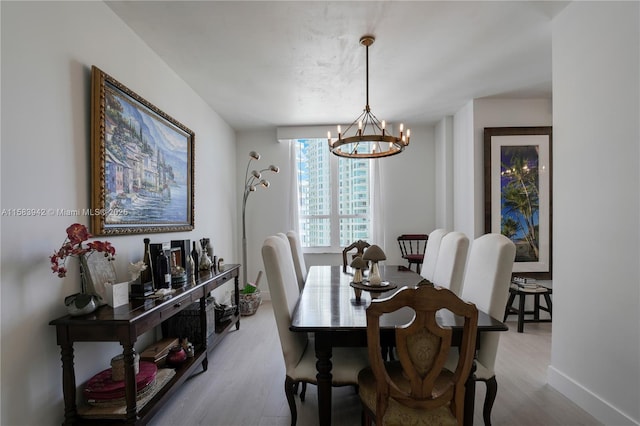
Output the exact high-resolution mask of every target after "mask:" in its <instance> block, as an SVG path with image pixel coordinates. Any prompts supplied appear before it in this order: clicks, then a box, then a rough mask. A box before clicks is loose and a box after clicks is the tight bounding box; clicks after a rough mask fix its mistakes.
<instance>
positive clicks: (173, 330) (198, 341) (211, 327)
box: [163, 297, 216, 346]
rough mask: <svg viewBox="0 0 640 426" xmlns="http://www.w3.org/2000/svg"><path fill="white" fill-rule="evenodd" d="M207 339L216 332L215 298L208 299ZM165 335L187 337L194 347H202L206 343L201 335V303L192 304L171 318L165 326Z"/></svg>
mask: <svg viewBox="0 0 640 426" xmlns="http://www.w3.org/2000/svg"><path fill="white" fill-rule="evenodd" d="M206 313H207V338H208V337H209V336H211V334H212V333H214V332H215V329H216V323H215V309H214V304H213V298H212V297H208V298H207V305H206ZM163 326H164V327H165V328H164V329H163V334H164V336H165V337H180V338H182V337H186V338H187V339H188V340H189V342H191V343H193V345H194V346H199V345H202V344H203V343H204V342H203V341H202V338H201V333H200V302H195V303H192V304H191V306H189V307H187V308H185V309H184V310H183V311H181V312H179V313H178V314H176V315H174V316H173V317H171V318H169V319H168V320H167V321H165V324H163Z"/></svg>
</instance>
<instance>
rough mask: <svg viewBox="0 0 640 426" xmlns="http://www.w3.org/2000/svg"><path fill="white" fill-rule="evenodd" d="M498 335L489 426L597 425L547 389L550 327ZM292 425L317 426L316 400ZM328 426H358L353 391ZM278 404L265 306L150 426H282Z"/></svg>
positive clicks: (274, 345) (273, 342) (276, 360)
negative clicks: (495, 390) (495, 384)
mask: <svg viewBox="0 0 640 426" xmlns="http://www.w3.org/2000/svg"><path fill="white" fill-rule="evenodd" d="M509 326H510V330H509V331H508V332H506V333H503V334H502V336H501V340H500V347H499V351H498V360H497V363H496V364H497V366H496V370H497V378H498V397H497V399H496V403H495V405H494V408H493V415H492V421H493V425H495V426H501V425H508V426H516V425H518V426H520V425H521V426H542V425H544V426H548V425H562V426H569V425H571V426H573V425H600V423H598V422H597V421H596V420H595V419H594V418H593V417H592V416H590V415H589V414H587V413H586V412H585V411H583V410H581V409H580V408H578V407H577V406H576V405H575V404H574V403H572V402H571V401H569V400H568V399H567V398H566V397H564V396H563V395H562V394H560V393H559V392H558V391H556V390H555V389H553V388H551V387H550V386H548V385H547V384H546V375H547V366H548V364H549V357H550V348H551V324H549V323H545V324H526V325H525V332H524V333H522V334H519V333H517V332H516V331H515V330H516V324H515V322H510V323H509ZM484 393H485V389H484V384H483V383H481V382H480V383H478V385H477V390H476V410H475V421H474V424H476V425H482V424H483V422H482V413H481V411H482V402H483V400H484ZM296 401H297V406H298V425H300V426H307V425H316V424H317V423H318V421H317V410H318V407H317V394H316V388H315V386H313V385H310V386H308V388H307V398H306V400H305V402H302V403H301V402H300V400H299V398H296ZM332 404H333V423H332V424H333V425H337V426H341V425H349V426H355V425H359V424H360V402H359V399H358V396H357V395H356V394H355V393H354V391H353V388H351V387H345V388H334V389H333V400H332ZM290 422H291V419H290V415H289V407H288V405H287V402H286V399H285V396H284V363H283V360H282V351H281V349H280V341H279V340H278V334H277V329H276V325H275V320H274V317H273V313H272V310H271V304H270V303H269V302H264V303H263V305H262V306H261V307H260V308H259V309H258V312H257V313H256V314H255V315H253V316H251V317H243V318H242V320H241V326H240V330H239V331H233V332H232V333H230V334H229V335H228V336H227V337H226V338H225V339H224V341H223V342H222V343H221V344H220V345H219V346H218V347H216V348H215V349H214V350H213V351H212V352H211V353H210V355H209V369H208V371H207V372H204V373H201V374H196V375H194V376H193V377H192V378H191V379H189V380H187V382H186V383H185V384H184V385H183V386H182V387H181V388H180V390H179V391H178V392H177V393H176V394H175V396H174V397H173V399H172V400H171V401H170V402H169V403H168V404H167V405H166V406H165V407H163V409H162V411H160V412H159V413H158V414H157V415H156V416H155V417H154V419H153V420H152V421H151V423H150V424H151V425H153V426H160V425H167V426H176V425H181V426H188V425H207V426H214V425H215V426H267V425H269V426H272V425H282V426H285V425H289V424H290Z"/></svg>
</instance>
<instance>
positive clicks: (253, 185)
mask: <svg viewBox="0 0 640 426" xmlns="http://www.w3.org/2000/svg"><path fill="white" fill-rule="evenodd" d="M259 159H260V154H258V153H257V152H255V151H251V152H250V153H249V162H248V163H247V170H246V171H245V173H244V196H243V197H242V274H243V276H242V279H243V280H244V285H246V283H248V282H249V280H248V279H247V230H246V227H245V224H246V222H245V212H246V208H247V200H248V199H249V194H251V193H252V192H254V191H256V190H257V189H258V188H260V187H262V188H268V187H269V185H270V183H269V181H268V180H265V179H263V178H262V172H274V173H279V172H280V169H279V168H278V167H276V166H274V165H270V166H269V167H267V168H266V169H262V170H260V171H257V170H252V171H251V173H249V166H250V165H251V162H252V161H253V160H256V161H257V160H259ZM244 285H243V287H244Z"/></svg>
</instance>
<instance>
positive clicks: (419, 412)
mask: <svg viewBox="0 0 640 426" xmlns="http://www.w3.org/2000/svg"><path fill="white" fill-rule="evenodd" d="M406 307H409V308H411V309H412V310H413V311H414V312H415V314H414V318H413V319H412V320H411V322H410V323H409V324H405V325H402V326H396V328H395V340H396V349H397V354H398V358H399V361H393V362H384V360H383V358H382V355H381V352H380V340H381V339H380V317H381V316H382V315H383V314H387V313H391V312H395V311H397V310H399V309H403V308H406ZM440 309H448V310H450V311H451V312H453V313H454V314H456V315H459V316H460V317H461V318H464V329H463V333H462V337H461V339H462V340H461V346H460V357H459V359H458V363H457V365H456V366H455V368H454V369H453V370H448V369H446V368H445V362H446V361H447V356H448V354H449V349H450V348H451V339H452V330H451V329H450V328H443V327H441V326H440V325H439V324H438V322H437V320H436V315H437V312H438V311H439V310H440ZM477 327H478V310H477V309H476V307H475V306H474V305H473V304H472V303H467V302H464V301H462V300H461V299H460V298H459V297H458V296H456V295H455V294H454V293H453V292H452V291H451V290H449V289H446V288H440V287H433V286H430V285H425V286H419V287H416V288H408V287H404V288H402V289H401V290H399V291H398V292H397V293H396V294H394V295H393V296H391V297H388V298H386V299H377V300H373V301H372V302H371V305H370V306H369V307H368V308H367V345H368V350H369V361H370V363H371V366H370V367H368V368H365V369H364V370H362V371H361V372H360V374H359V375H358V385H359V393H360V400H361V402H362V406H363V420H364V421H363V423H364V424H366V425H370V424H371V420H372V419H375V424H376V425H378V426H382V425H409V424H410V425H436V424H437V425H461V424H462V422H463V417H464V394H465V382H466V381H467V378H468V377H469V374H470V372H471V366H472V364H473V356H474V350H475V341H476V334H477Z"/></svg>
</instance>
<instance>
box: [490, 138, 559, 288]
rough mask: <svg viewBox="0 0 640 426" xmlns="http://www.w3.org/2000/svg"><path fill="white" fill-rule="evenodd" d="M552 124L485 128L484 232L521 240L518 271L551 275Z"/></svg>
mask: <svg viewBox="0 0 640 426" xmlns="http://www.w3.org/2000/svg"><path fill="white" fill-rule="evenodd" d="M551 144H552V127H550V126H540V127H486V128H485V129H484V187H485V203H484V204H485V232H486V233H500V234H503V235H506V236H507V237H509V239H511V240H512V241H513V242H514V243H515V245H516V259H515V262H514V266H513V272H514V273H517V274H518V275H519V276H523V277H531V278H538V279H546V280H548V279H551V278H552V277H551V273H552V268H551V249H552V241H551V235H552V232H551V231H552V213H551V212H552V209H551V207H552V149H551Z"/></svg>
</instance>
